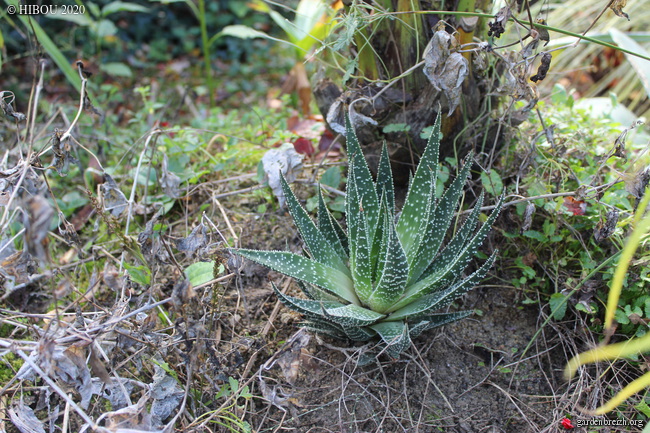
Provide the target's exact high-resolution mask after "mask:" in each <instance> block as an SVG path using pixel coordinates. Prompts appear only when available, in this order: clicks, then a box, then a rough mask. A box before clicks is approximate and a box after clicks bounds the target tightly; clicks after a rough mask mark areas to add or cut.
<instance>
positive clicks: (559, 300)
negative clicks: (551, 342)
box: [548, 293, 567, 320]
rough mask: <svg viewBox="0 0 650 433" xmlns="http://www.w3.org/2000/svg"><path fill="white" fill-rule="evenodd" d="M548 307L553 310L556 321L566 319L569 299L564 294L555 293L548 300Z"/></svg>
mask: <svg viewBox="0 0 650 433" xmlns="http://www.w3.org/2000/svg"><path fill="white" fill-rule="evenodd" d="M548 305H549V307H550V308H551V314H553V318H554V319H555V320H562V319H564V315H565V314H566V307H567V297H566V296H565V295H563V294H562V293H553V294H552V295H551V298H550V299H549V300H548Z"/></svg>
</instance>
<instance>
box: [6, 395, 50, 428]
mask: <svg viewBox="0 0 650 433" xmlns="http://www.w3.org/2000/svg"><path fill="white" fill-rule="evenodd" d="M7 413H8V414H9V419H11V422H12V423H14V425H15V426H16V428H17V429H18V430H20V432H21V433H45V428H44V427H43V422H42V421H41V420H39V419H38V418H37V417H36V414H35V413H34V411H33V410H32V408H30V407H29V406H27V405H26V404H25V403H24V402H23V400H22V398H21V399H20V401H18V403H16V404H13V405H12V406H11V407H10V408H9V409H7Z"/></svg>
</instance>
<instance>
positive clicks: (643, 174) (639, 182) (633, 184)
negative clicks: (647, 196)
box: [625, 167, 650, 210]
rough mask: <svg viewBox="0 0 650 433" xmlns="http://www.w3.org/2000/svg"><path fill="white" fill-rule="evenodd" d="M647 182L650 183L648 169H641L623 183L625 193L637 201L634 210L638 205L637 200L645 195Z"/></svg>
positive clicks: (649, 171)
mask: <svg viewBox="0 0 650 433" xmlns="http://www.w3.org/2000/svg"><path fill="white" fill-rule="evenodd" d="M648 182H650V167H644V168H642V169H641V170H639V171H638V172H637V173H636V174H635V175H634V177H632V178H631V179H630V180H629V181H627V182H625V189H626V190H627V192H629V193H630V194H632V195H633V196H634V197H635V198H636V199H637V200H636V203H635V205H634V209H635V210H636V207H637V206H638V205H639V200H641V197H643V194H644V193H645V189H646V187H647V186H648Z"/></svg>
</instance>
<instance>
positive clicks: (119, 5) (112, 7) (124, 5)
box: [102, 1, 149, 17]
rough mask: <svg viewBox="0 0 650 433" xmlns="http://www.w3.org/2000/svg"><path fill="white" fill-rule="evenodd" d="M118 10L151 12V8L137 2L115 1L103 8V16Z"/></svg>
mask: <svg viewBox="0 0 650 433" xmlns="http://www.w3.org/2000/svg"><path fill="white" fill-rule="evenodd" d="M116 12H144V13H147V12H149V8H147V7H144V6H141V5H139V4H135V3H129V2H122V1H113V2H110V3H109V4H107V5H106V6H104V7H103V8H102V16H103V17H106V16H108V15H111V14H114V13H116Z"/></svg>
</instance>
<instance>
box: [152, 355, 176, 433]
mask: <svg viewBox="0 0 650 433" xmlns="http://www.w3.org/2000/svg"><path fill="white" fill-rule="evenodd" d="M150 394H151V397H153V399H154V401H153V403H152V404H151V418H152V422H153V424H154V425H158V424H162V422H163V421H164V420H165V419H167V418H168V417H169V416H170V415H171V414H172V412H174V410H175V409H176V407H178V405H179V404H180V402H181V400H182V399H183V394H184V392H183V388H181V387H180V386H179V385H178V382H177V381H176V379H174V378H173V377H171V376H170V375H168V374H167V372H165V370H164V369H163V368H162V367H159V366H158V365H156V366H155V373H154V375H153V383H152V384H151V387H150Z"/></svg>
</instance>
